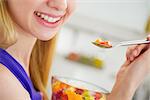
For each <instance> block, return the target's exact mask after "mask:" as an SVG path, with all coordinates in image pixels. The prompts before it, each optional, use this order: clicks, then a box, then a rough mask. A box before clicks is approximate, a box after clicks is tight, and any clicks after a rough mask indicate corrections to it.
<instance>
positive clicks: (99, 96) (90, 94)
mask: <svg viewBox="0 0 150 100" xmlns="http://www.w3.org/2000/svg"><path fill="white" fill-rule="evenodd" d="M106 93H109V92H108V91H107V90H106V89H104V88H102V87H99V86H97V85H95V84H92V83H90V82H86V81H83V80H79V79H75V78H69V77H60V76H54V77H53V78H52V100H106V96H105V94H106Z"/></svg>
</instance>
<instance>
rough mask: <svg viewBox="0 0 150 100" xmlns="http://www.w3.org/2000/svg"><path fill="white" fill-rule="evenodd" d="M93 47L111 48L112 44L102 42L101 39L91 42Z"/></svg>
mask: <svg viewBox="0 0 150 100" xmlns="http://www.w3.org/2000/svg"><path fill="white" fill-rule="evenodd" d="M92 43H93V44H94V45H96V46H98V47H102V48H111V47H112V44H111V43H110V42H109V41H104V40H102V39H100V38H99V39H97V40H96V41H94V42H92Z"/></svg>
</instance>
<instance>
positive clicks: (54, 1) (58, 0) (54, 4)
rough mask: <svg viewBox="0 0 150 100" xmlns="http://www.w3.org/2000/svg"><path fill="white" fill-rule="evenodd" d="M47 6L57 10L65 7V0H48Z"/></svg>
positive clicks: (62, 9) (63, 9)
mask: <svg viewBox="0 0 150 100" xmlns="http://www.w3.org/2000/svg"><path fill="white" fill-rule="evenodd" d="M48 6H49V7H50V8H53V9H55V10H58V11H65V10H66V9H67V0H48Z"/></svg>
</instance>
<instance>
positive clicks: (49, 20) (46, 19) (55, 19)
mask: <svg viewBox="0 0 150 100" xmlns="http://www.w3.org/2000/svg"><path fill="white" fill-rule="evenodd" d="M36 15H37V16H38V17H41V18H42V19H44V20H45V21H47V22H52V23H53V22H56V21H58V20H60V18H61V17H58V18H53V17H49V16H47V15H44V14H41V13H39V12H36Z"/></svg>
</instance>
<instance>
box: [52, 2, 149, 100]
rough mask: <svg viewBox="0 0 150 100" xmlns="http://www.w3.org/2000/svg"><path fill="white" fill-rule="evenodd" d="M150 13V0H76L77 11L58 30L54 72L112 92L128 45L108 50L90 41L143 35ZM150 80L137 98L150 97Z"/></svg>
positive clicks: (146, 29) (138, 93)
mask: <svg viewBox="0 0 150 100" xmlns="http://www.w3.org/2000/svg"><path fill="white" fill-rule="evenodd" d="M149 15H150V0H77V9H76V11H75V13H74V15H73V16H72V17H71V18H70V20H69V21H68V23H66V25H65V26H64V27H63V28H62V30H61V31H60V32H59V35H58V41H57V48H56V55H55V59H54V62H53V67H52V75H56V76H62V77H70V78H75V79H79V80H83V81H86V82H90V83H93V84H95V85H98V86H99V87H103V88H105V89H106V90H108V91H109V92H110V91H111V89H112V87H113V85H114V82H115V75H116V73H117V71H118V70H119V68H120V66H121V65H122V64H123V62H124V61H125V53H126V49H127V47H118V48H115V49H112V50H105V49H101V48H98V47H96V46H94V45H92V43H91V42H92V41H94V40H95V39H97V38H103V39H105V40H109V41H113V42H119V41H126V40H135V39H143V38H145V37H146V36H147V34H146V32H147V31H148V27H147V26H148V19H149ZM146 27H147V28H146ZM147 83H149V82H148V78H147V79H146V82H145V83H143V84H144V86H143V85H142V86H141V87H140V88H141V89H139V90H138V91H137V93H136V95H135V96H134V100H149V99H148V98H147V97H149V95H150V94H148V93H149V92H147V91H149V90H148V88H147V87H149V86H148V85H145V84H147ZM145 87H146V88H147V91H146V90H145ZM143 88H144V89H143ZM139 91H140V92H139ZM143 91H144V93H143ZM144 98H146V99H144Z"/></svg>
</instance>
